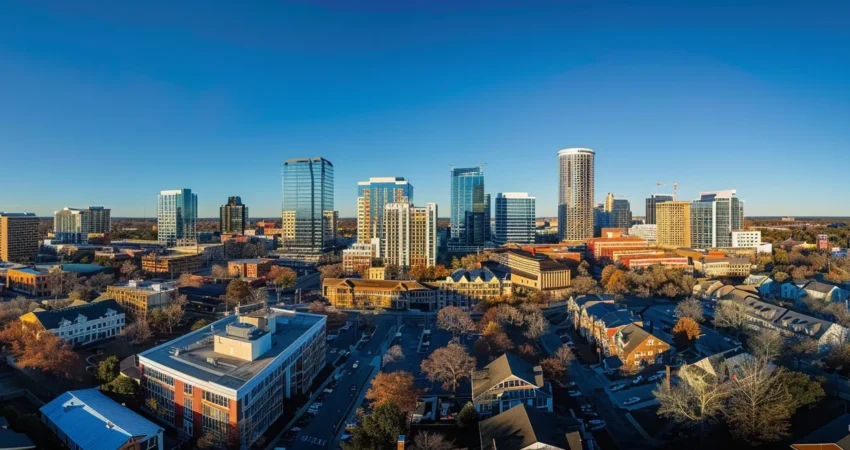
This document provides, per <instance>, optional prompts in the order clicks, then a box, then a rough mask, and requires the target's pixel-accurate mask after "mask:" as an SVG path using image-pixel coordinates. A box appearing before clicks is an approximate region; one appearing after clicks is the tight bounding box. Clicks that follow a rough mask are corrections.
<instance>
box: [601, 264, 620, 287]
mask: <svg viewBox="0 0 850 450" xmlns="http://www.w3.org/2000/svg"><path fill="white" fill-rule="evenodd" d="M617 270H619V269H617V266H616V265H614V264H609V265H607V266H605V268H604V269H602V277H601V278H600V279H599V283H600V284H602V285H603V286H605V285H607V284H608V280H610V279H611V275H614V272H616V271H617Z"/></svg>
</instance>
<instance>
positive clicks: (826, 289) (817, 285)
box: [803, 280, 838, 294]
mask: <svg viewBox="0 0 850 450" xmlns="http://www.w3.org/2000/svg"><path fill="white" fill-rule="evenodd" d="M837 287H838V286H833V285H831V284H826V283H821V282H820V281H816V280H812V281H809V282H808V283H806V285H805V286H804V287H803V289H805V290H807V291H815V292H820V293H822V294H829V293H830V292H832V290H833V289H835V288H837Z"/></svg>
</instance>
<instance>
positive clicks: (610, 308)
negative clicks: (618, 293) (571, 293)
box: [585, 302, 617, 317]
mask: <svg viewBox="0 0 850 450" xmlns="http://www.w3.org/2000/svg"><path fill="white" fill-rule="evenodd" d="M615 311H617V305H615V304H614V303H609V302H598V303H594V304H592V305H589V306H588V307H587V308H585V312H586V313H587V315H588V316H593V317H602V316H604V315H606V314H608V313H612V312H615Z"/></svg>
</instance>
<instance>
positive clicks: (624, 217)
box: [605, 192, 632, 228]
mask: <svg viewBox="0 0 850 450" xmlns="http://www.w3.org/2000/svg"><path fill="white" fill-rule="evenodd" d="M605 214H606V215H607V216H608V217H607V220H606V222H607V225H606V227H607V228H629V227H631V226H632V210H631V205H629V201H628V200H625V199H619V198H614V194H613V193H611V192H609V193H608V196H607V197H605Z"/></svg>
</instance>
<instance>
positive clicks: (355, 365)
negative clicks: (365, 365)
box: [351, 361, 359, 369]
mask: <svg viewBox="0 0 850 450" xmlns="http://www.w3.org/2000/svg"><path fill="white" fill-rule="evenodd" d="M358 365H359V363H358V361H354V364H352V365H351V368H352V369H356V368H357V366H358Z"/></svg>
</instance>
